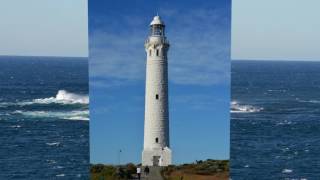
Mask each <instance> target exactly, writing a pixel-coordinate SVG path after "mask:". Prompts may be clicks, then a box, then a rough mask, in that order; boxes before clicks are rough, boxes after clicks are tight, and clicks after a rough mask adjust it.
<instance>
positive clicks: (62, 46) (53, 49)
mask: <svg viewBox="0 0 320 180" xmlns="http://www.w3.org/2000/svg"><path fill="white" fill-rule="evenodd" d="M0 27H1V28H0V41H1V43H0V55H15V56H67V57H88V4H87V0H67V1H66V0H27V1H21V0H1V2H0Z"/></svg>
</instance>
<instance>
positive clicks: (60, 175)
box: [56, 174, 65, 177]
mask: <svg viewBox="0 0 320 180" xmlns="http://www.w3.org/2000/svg"><path fill="white" fill-rule="evenodd" d="M56 176H57V177H64V176H65V174H57V175H56Z"/></svg>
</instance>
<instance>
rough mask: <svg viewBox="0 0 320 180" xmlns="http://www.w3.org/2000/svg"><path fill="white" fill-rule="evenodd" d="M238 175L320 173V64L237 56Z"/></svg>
mask: <svg viewBox="0 0 320 180" xmlns="http://www.w3.org/2000/svg"><path fill="white" fill-rule="evenodd" d="M231 72H232V83H231V84H232V85H231V86H232V87H231V89H232V95H231V96H232V102H231V155H230V156H231V177H232V179H233V180H242V179H243V180H251V179H254V180H256V179H259V180H263V179H288V180H289V179H290V180H313V179H315V180H316V179H319V177H320V170H319V169H320V156H319V152H320V63H319V62H290V61H233V62H232V70H231Z"/></svg>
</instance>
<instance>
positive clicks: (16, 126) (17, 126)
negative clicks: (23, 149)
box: [10, 125, 21, 128]
mask: <svg viewBox="0 0 320 180" xmlns="http://www.w3.org/2000/svg"><path fill="white" fill-rule="evenodd" d="M10 127H12V128H21V126H20V125H13V126H10Z"/></svg>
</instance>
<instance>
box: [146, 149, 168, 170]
mask: <svg viewBox="0 0 320 180" xmlns="http://www.w3.org/2000/svg"><path fill="white" fill-rule="evenodd" d="M171 153H172V152H171V149H169V148H168V147H165V148H154V149H144V150H143V152H142V166H168V165H171V164H172V163H171Z"/></svg>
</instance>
